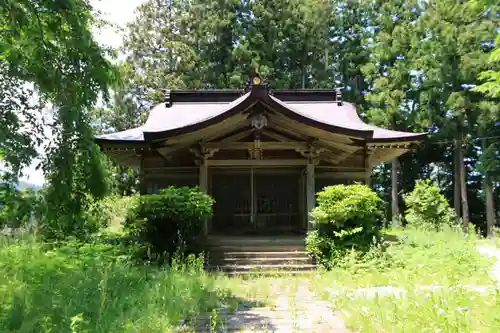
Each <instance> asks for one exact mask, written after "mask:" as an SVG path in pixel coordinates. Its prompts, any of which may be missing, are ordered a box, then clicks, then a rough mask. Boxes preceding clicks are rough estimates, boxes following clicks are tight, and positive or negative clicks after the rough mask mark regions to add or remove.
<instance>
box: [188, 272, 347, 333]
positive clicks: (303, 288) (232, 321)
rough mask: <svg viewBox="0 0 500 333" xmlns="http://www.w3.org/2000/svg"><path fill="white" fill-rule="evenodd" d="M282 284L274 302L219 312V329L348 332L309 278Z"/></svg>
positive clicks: (203, 325) (203, 322)
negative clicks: (312, 287)
mask: <svg viewBox="0 0 500 333" xmlns="http://www.w3.org/2000/svg"><path fill="white" fill-rule="evenodd" d="M284 280H285V279H284ZM281 284H282V285H281V288H279V290H276V293H275V295H274V296H273V297H272V299H273V300H274V302H273V303H274V304H271V305H267V306H263V307H253V308H245V307H244V306H242V307H239V308H238V309H237V310H236V311H235V312H219V313H217V317H218V318H217V322H218V324H217V325H216V326H217V328H216V330H215V332H245V333H250V332H275V333H278V332H279V333H294V332H297V333H298V332H308V333H309V332H311V333H348V331H347V330H346V328H345V326H344V322H343V321H342V320H341V319H340V318H339V316H338V315H337V314H336V313H335V312H334V310H333V309H331V308H330V305H329V304H328V303H327V302H323V301H320V300H319V299H318V297H316V295H315V294H314V293H313V292H312V291H311V288H310V287H309V286H308V284H307V279H304V280H299V283H298V284H296V285H293V283H290V284H288V285H286V281H282V282H281ZM208 317H210V315H208ZM208 320H210V319H208ZM212 322H213V321H212ZM207 324H208V325H207ZM209 326H210V324H209V323H207V318H205V319H202V320H201V322H198V325H197V327H198V328H197V329H194V330H193V331H194V332H204V333H205V332H210V329H209V328H208V327H209ZM212 326H213V324H212ZM193 331H185V332H193ZM183 332H184V331H183Z"/></svg>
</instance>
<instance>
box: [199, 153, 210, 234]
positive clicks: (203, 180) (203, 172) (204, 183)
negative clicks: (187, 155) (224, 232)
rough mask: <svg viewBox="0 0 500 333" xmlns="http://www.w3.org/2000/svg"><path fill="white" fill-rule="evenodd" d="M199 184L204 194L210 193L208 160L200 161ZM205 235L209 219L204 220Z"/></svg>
mask: <svg viewBox="0 0 500 333" xmlns="http://www.w3.org/2000/svg"><path fill="white" fill-rule="evenodd" d="M198 177H199V178H198V182H199V186H200V190H201V191H202V192H205V193H208V167H207V163H206V159H201V160H200V166H199V171H198ZM203 234H204V235H205V236H206V235H207V234H208V218H205V219H204V220H203Z"/></svg>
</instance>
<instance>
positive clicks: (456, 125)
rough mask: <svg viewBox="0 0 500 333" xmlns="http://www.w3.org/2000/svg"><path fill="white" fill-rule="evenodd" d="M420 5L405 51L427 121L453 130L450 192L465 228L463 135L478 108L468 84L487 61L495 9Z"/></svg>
mask: <svg viewBox="0 0 500 333" xmlns="http://www.w3.org/2000/svg"><path fill="white" fill-rule="evenodd" d="M423 9H424V11H423V14H422V15H421V17H420V19H419V20H418V22H416V24H415V30H416V31H417V36H418V40H417V41H418V42H415V43H413V47H412V51H411V53H412V58H413V59H415V61H414V66H415V67H414V68H416V69H417V68H418V69H419V70H421V73H420V76H421V81H422V88H423V89H424V90H425V96H426V99H427V104H429V105H433V112H432V114H431V115H432V119H433V122H434V123H441V124H442V125H443V126H444V127H446V129H447V131H448V133H452V132H454V137H455V138H454V140H455V163H456V164H455V165H456V169H455V170H456V175H455V177H456V178H455V184H457V185H456V190H455V193H457V191H458V189H459V190H460V199H461V200H460V201H461V209H462V218H463V220H464V226H465V227H466V226H467V224H468V222H469V220H470V216H469V205H468V199H467V170H466V168H465V164H464V149H465V148H466V145H465V144H464V143H465V142H464V139H465V138H466V134H467V133H468V132H469V131H470V129H471V125H472V122H471V119H472V118H474V114H476V113H478V112H480V109H479V104H478V99H477V94H475V93H474V92H472V91H471V90H470V87H471V85H473V84H474V83H475V82H476V79H477V75H478V74H479V73H480V72H481V71H483V70H484V69H485V67H486V66H487V56H488V52H490V51H491V45H492V42H493V39H494V37H495V35H496V27H497V26H498V23H499V20H498V17H497V16H496V14H495V11H489V10H488V9H487V8H486V6H478V5H476V4H474V3H471V2H456V1H453V0H444V1H442V0H440V1H428V2H425V3H423ZM434 110H435V111H434ZM456 198H458V196H456ZM455 207H457V205H456V206H455Z"/></svg>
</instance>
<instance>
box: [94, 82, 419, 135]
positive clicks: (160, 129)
mask: <svg viewBox="0 0 500 333" xmlns="http://www.w3.org/2000/svg"><path fill="white" fill-rule="evenodd" d="M242 94H243V92H242V91H239V90H220V91H208V92H207V91H177V92H175V91H174V92H171V93H170V96H169V98H170V101H169V102H167V103H160V104H158V105H156V106H155V107H153V108H152V109H151V111H150V114H149V117H148V120H147V121H146V123H145V124H144V125H143V126H141V127H138V128H133V129H129V130H126V131H122V132H116V133H111V134H105V135H101V136H98V137H97V140H98V141H101V142H102V141H133V142H140V141H145V136H144V133H147V135H149V134H157V135H158V134H161V133H167V132H169V131H170V132H172V131H175V132H179V131H182V130H183V129H186V130H188V129H191V128H194V127H193V126H195V125H198V124H199V125H200V126H202V125H203V124H204V123H205V122H206V123H207V124H208V123H209V122H211V121H214V120H216V119H218V118H219V119H222V117H224V115H225V114H226V113H229V112H230V111H231V113H232V112H234V110H236V109H237V108H238V106H241V105H246V104H247V103H248V102H249V100H250V99H252V98H254V99H255V98H258V97H255V96H252V92H247V93H245V94H243V95H242ZM238 96H239V97H238ZM279 97H281V98H282V99H283V100H282V99H279ZM265 98H266V99H267V100H268V101H269V102H271V103H275V104H277V105H279V106H280V107H283V108H285V109H286V110H287V112H288V113H289V115H293V116H294V118H297V119H303V120H304V121H305V120H307V121H311V122H312V123H314V124H320V125H325V126H326V127H327V128H328V127H329V128H337V129H341V130H345V131H348V132H349V133H351V134H352V133H356V132H359V133H360V134H361V133H363V135H362V137H364V138H367V140H368V141H373V142H377V141H380V142H390V141H417V140H420V139H422V138H423V136H424V135H425V134H423V133H410V132H399V131H392V130H387V129H383V128H379V127H376V126H373V125H369V124H366V123H364V122H363V121H362V120H361V118H360V117H359V115H358V113H357V111H356V107H355V106H354V105H353V104H351V103H347V102H342V103H337V102H336V101H335V98H336V92H335V90H326V89H325V90H276V91H274V92H272V91H271V94H270V95H267V94H265ZM366 133H368V134H369V135H368V136H367V135H366Z"/></svg>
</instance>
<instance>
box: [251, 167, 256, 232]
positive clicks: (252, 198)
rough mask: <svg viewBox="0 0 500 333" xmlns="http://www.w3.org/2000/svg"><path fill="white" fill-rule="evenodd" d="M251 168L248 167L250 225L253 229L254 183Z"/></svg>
mask: <svg viewBox="0 0 500 333" xmlns="http://www.w3.org/2000/svg"><path fill="white" fill-rule="evenodd" d="M253 171H254V170H253V167H250V223H251V224H252V227H255V206H256V204H255V187H254V186H255V182H254V174H253Z"/></svg>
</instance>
